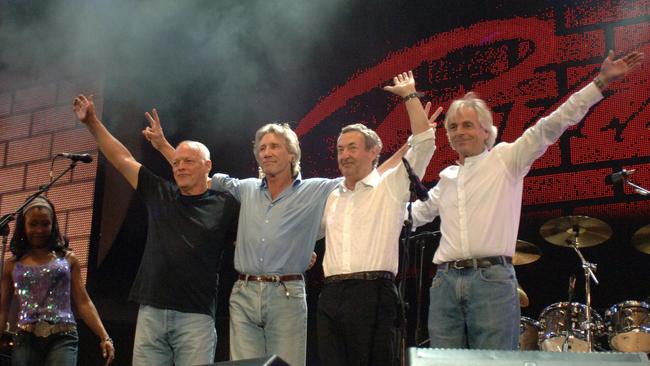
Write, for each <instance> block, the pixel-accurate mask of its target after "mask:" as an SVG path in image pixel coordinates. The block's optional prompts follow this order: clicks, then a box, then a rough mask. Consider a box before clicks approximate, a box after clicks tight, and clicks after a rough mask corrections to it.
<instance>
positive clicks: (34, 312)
mask: <svg viewBox="0 0 650 366" xmlns="http://www.w3.org/2000/svg"><path fill="white" fill-rule="evenodd" d="M11 252H12V253H13V257H12V258H10V259H8V260H7V261H6V262H5V266H4V270H3V273H2V281H1V290H0V291H1V293H0V324H1V325H4V324H5V323H6V322H7V314H8V311H9V305H10V303H11V301H10V300H11V295H12V294H13V295H14V296H16V298H17V301H18V304H19V305H18V321H17V329H18V331H17V333H16V337H15V342H14V343H15V345H14V350H13V356H12V364H13V365H39V366H40V365H57V366H58V365H70V366H75V365H76V364H77V349H78V343H79V338H78V335H77V327H76V322H75V318H74V315H73V313H72V309H71V302H74V305H75V307H76V310H77V314H78V315H79V317H80V318H81V319H83V320H84V323H85V324H86V325H88V327H89V328H90V330H91V331H92V332H93V333H95V334H96V335H97V336H98V337H99V338H100V343H99V347H100V349H101V352H102V356H103V357H104V358H106V364H107V365H108V364H110V363H111V362H112V361H113V358H114V357H115V349H114V347H113V341H112V340H111V338H110V337H109V336H108V333H107V332H106V329H105V328H104V325H103V324H102V321H101V319H100V318H99V314H98V313H97V309H95V305H94V304H93V302H92V300H90V297H89V296H88V293H87V292H86V288H85V287H84V284H83V281H82V278H81V269H80V264H79V260H78V259H77V257H76V256H75V255H74V253H73V252H72V251H71V250H69V249H68V248H67V243H66V241H65V240H64V239H63V237H62V235H61V233H60V231H59V226H58V223H57V219H56V214H55V210H54V206H53V205H52V203H51V202H50V201H49V200H47V199H46V198H43V197H37V198H36V199H35V200H33V201H32V202H30V203H29V204H28V205H27V206H26V207H25V208H24V209H23V214H20V215H18V216H17V218H16V227H15V230H14V235H13V237H12V240H11Z"/></svg>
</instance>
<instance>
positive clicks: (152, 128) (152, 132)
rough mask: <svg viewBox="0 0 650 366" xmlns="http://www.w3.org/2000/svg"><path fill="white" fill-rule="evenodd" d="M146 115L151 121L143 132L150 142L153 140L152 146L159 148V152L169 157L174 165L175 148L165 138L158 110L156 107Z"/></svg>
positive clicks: (170, 163) (168, 160)
mask: <svg viewBox="0 0 650 366" xmlns="http://www.w3.org/2000/svg"><path fill="white" fill-rule="evenodd" d="M144 116H145V117H146V118H147V121H149V126H148V127H146V128H145V129H144V130H142V134H143V135H144V137H145V138H146V139H147V140H148V141H149V142H151V146H153V147H154V149H156V150H158V152H160V153H161V154H162V155H163V156H164V157H165V159H167V162H168V163H169V165H172V164H173V162H174V151H175V150H174V147H173V146H172V145H171V144H170V143H169V142H168V141H167V139H166V138H165V134H164V133H163V129H162V126H160V118H159V117H158V111H157V110H156V108H154V109H152V110H151V113H149V112H146V113H145V114H144Z"/></svg>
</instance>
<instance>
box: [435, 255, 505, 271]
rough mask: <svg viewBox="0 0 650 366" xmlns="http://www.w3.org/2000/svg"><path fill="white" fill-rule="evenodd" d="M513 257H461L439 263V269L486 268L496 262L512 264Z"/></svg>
mask: <svg viewBox="0 0 650 366" xmlns="http://www.w3.org/2000/svg"><path fill="white" fill-rule="evenodd" d="M511 263H512V258H511V257H505V256H497V257H483V258H470V259H459V260H457V261H451V262H444V263H440V264H438V269H442V270H447V269H465V268H475V269H476V268H486V267H490V266H492V265H495V264H511Z"/></svg>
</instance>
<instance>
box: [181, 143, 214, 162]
mask: <svg viewBox="0 0 650 366" xmlns="http://www.w3.org/2000/svg"><path fill="white" fill-rule="evenodd" d="M181 145H188V146H189V147H191V148H192V149H196V150H198V151H199V154H201V157H202V158H203V159H204V160H210V150H209V149H208V147H207V146H205V145H204V144H202V143H200V142H198V141H192V140H184V141H181V142H179V143H178V145H176V148H177V149H178V148H179V147H180V146H181Z"/></svg>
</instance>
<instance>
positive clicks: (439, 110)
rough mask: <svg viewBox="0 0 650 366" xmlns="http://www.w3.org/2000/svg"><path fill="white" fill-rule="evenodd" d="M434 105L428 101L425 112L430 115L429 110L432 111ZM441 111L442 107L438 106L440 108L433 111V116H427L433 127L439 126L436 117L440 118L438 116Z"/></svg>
mask: <svg viewBox="0 0 650 366" xmlns="http://www.w3.org/2000/svg"><path fill="white" fill-rule="evenodd" d="M432 105H433V104H431V102H427V104H426V105H425V106H424V114H425V115H427V116H429V111H431V106H432ZM440 113H442V107H438V109H436V111H435V112H433V114H432V115H431V117H427V118H428V120H429V126H431V128H433V129H434V130H435V129H436V127H437V126H438V124H437V123H436V119H438V116H440Z"/></svg>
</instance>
